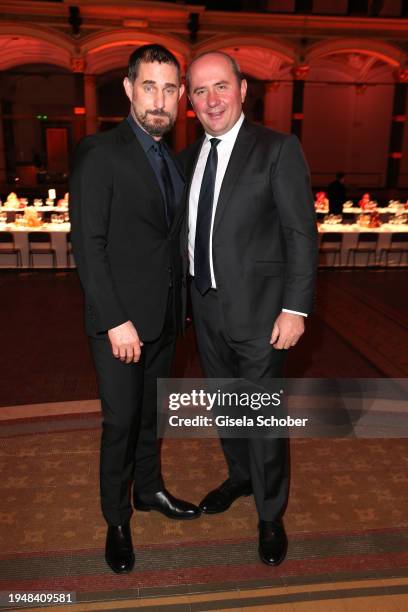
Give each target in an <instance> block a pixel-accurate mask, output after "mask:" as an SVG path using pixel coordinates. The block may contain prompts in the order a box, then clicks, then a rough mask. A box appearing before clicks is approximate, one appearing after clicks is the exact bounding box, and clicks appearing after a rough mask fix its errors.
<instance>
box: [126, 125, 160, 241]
mask: <svg viewBox="0 0 408 612" xmlns="http://www.w3.org/2000/svg"><path fill="white" fill-rule="evenodd" d="M118 129H119V130H120V133H121V135H122V138H123V139H124V141H125V142H126V145H127V147H128V153H129V161H130V163H131V165H132V167H134V168H135V173H136V172H138V173H139V174H140V175H141V176H143V179H144V182H145V185H146V191H148V192H149V193H151V194H152V195H153V197H152V201H153V202H154V211H153V212H154V214H155V215H156V217H157V219H158V222H159V223H160V224H161V225H163V227H164V229H165V230H166V232H167V231H168V227H167V221H166V212H165V203H164V199H163V194H162V191H161V189H160V185H159V183H158V181H157V178H156V175H155V173H154V170H153V168H152V166H151V164H150V162H149V160H148V158H147V155H146V153H145V152H144V150H143V148H142V146H141V145H140V143H139V141H138V139H137V138H136V136H135V134H134V132H133V130H132V128H131V127H130V125H129V123H128V122H127V120H125V121H123V122H122V123H121V124H120V125H119V128H118ZM135 195H136V197H137V194H135Z"/></svg>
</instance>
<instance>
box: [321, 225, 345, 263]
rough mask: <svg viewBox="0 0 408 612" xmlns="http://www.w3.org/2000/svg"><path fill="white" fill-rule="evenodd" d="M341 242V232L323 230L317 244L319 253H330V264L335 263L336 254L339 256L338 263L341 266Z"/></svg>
mask: <svg viewBox="0 0 408 612" xmlns="http://www.w3.org/2000/svg"><path fill="white" fill-rule="evenodd" d="M342 243H343V234H342V233H341V232H324V233H323V234H322V237H321V240H320V246H319V254H321V255H332V256H333V259H332V266H335V265H336V261H337V255H338V256H339V265H340V266H341V246H342Z"/></svg>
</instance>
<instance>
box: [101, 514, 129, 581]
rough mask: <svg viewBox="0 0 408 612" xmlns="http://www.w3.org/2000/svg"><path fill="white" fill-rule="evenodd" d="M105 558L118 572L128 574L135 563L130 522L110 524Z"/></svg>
mask: <svg viewBox="0 0 408 612" xmlns="http://www.w3.org/2000/svg"><path fill="white" fill-rule="evenodd" d="M105 560H106V563H107V564H108V565H109V567H110V568H111V569H112V570H113V571H114V572H115V573H116V574H128V573H129V572H131V571H132V569H133V566H134V564H135V555H134V553H133V545H132V536H131V533H130V525H129V523H125V524H124V525H118V526H112V525H109V527H108V533H107V534H106V547H105Z"/></svg>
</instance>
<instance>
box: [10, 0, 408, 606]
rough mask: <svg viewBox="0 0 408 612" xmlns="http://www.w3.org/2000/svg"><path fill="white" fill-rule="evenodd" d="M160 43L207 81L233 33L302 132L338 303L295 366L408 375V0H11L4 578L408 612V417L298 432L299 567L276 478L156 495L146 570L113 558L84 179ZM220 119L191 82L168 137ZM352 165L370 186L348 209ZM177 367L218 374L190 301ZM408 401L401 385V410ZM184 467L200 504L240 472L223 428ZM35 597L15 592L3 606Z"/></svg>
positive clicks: (323, 253)
mask: <svg viewBox="0 0 408 612" xmlns="http://www.w3.org/2000/svg"><path fill="white" fill-rule="evenodd" d="M148 43H157V44H161V45H164V46H165V47H167V48H168V49H169V50H171V51H172V53H173V54H174V55H175V56H176V58H177V60H178V61H179V63H180V66H181V72H182V75H183V79H184V75H185V71H186V68H187V66H188V65H189V63H190V62H191V61H192V60H193V59H194V58H196V57H197V56H199V55H200V54H202V53H205V52H208V51H223V52H225V53H227V54H229V55H230V56H232V57H233V58H234V59H235V60H236V61H237V62H238V64H239V66H240V69H241V72H242V74H243V76H244V78H245V79H246V80H247V82H248V95H247V98H246V100H245V103H244V113H245V116H246V117H247V119H249V121H251V122H253V123H257V124H260V125H264V126H266V127H268V128H270V129H272V130H276V131H279V132H284V133H286V134H295V135H296V136H297V137H298V139H299V140H300V143H301V145H302V148H303V151H304V154H305V158H306V160H307V162H308V165H309V168H310V175H311V186H312V192H313V197H314V200H315V211H316V223H317V228H318V236H319V258H318V274H317V289H316V305H315V309H314V312H313V313H312V315H310V317H308V319H307V321H306V332H305V334H304V337H303V338H302V339H301V341H300V342H299V344H298V345H297V346H296V347H294V348H293V349H291V350H290V354H289V355H288V360H287V366H286V370H285V374H286V376H287V377H288V378H289V379H292V378H293V379H327V380H347V381H361V380H364V381H366V380H371V381H373V385H374V387H375V388H376V393H377V398H378V397H380V396H381V393H382V391H381V389H382V387H381V381H387V384H389V385H391V384H392V385H395V388H398V389H400V388H403V389H405V390H406V379H407V377H408V359H407V346H408V316H407V309H406V305H407V303H408V283H407V269H408V128H407V115H408V95H407V90H408V3H407V2H406V1H405V0H333V1H329V0H220V1H218V0H207V1H204V0H203V1H201V2H200V1H196V0H192V1H190V2H187V1H184V0H178V1H173V2H172V1H165V0H162V1H158V2H156V1H144V0H118V1H115V2H114V1H113V0H78V1H75V0H69V1H68V0H43V1H37V0H8V1H6V0H0V115H1V116H0V286H1V293H2V299H1V300H0V313H1V320H2V337H3V350H2V352H1V357H0V371H1V374H2V376H1V384H0V390H1V393H0V423H1V431H2V434H1V444H0V473H1V476H2V478H1V484H0V489H1V492H0V499H1V503H0V567H1V570H0V591H1V592H2V593H6V592H7V593H9V592H10V593H11V592H21V593H22V592H32V593H33V592H44V593H45V592H61V593H62V592H70V593H75V597H76V599H75V603H72V604H70V606H69V609H72V610H75V611H76V610H78V611H79V612H80V611H85V610H95V611H96V610H102V609H104V610H112V611H113V610H115V611H116V610H119V609H127V610H152V611H153V610H163V611H165V610H169V611H170V610H171V611H175V612H193V611H199V610H202V611H204V610H217V611H219V612H221V611H222V610H235V609H241V608H246V609H249V610H260V611H261V610H269V609H270V610H277V611H279V612H280V611H281V610H282V611H288V612H301V611H304V612H309V611H311V610H313V611H314V612H315V611H316V610H322V611H324V612H327V611H330V612H337V611H338V612H348V611H349V612H355V611H357V610H361V611H363V610H370V612H371V611H373V610H381V611H382V612H388V611H389V612H399V611H401V612H402V610H406V609H408V555H407V550H408V548H407V543H408V522H407V516H408V507H407V500H408V477H407V470H406V467H407V465H406V463H407V461H408V444H407V427H406V424H405V429H404V427H403V426H401V429H400V430H399V431H397V429H394V430H393V433H391V434H389V435H388V434H387V432H385V433H384V431H382V430H381V428H379V429H378V430H377V434H376V435H374V434H371V435H364V434H363V435H361V436H360V435H359V434H358V433H356V431H357V430H356V429H353V427H352V426H351V425H350V428H349V429H347V428H346V429H347V431H345V432H343V434H342V435H341V436H340V435H339V436H337V437H336V436H334V437H331V438H330V437H322V438H320V439H318V438H313V439H307V438H305V439H302V438H295V439H293V440H291V465H292V467H291V470H292V476H291V493H290V498H289V504H288V509H287V512H286V515H285V520H286V525H287V530H288V533H289V535H290V548H289V554H288V559H287V561H286V562H285V563H284V564H282V566H279V567H278V568H273V569H271V568H270V567H265V566H262V564H260V563H259V560H258V559H257V554H256V542H255V538H254V533H256V528H257V524H256V512H255V511H254V501H253V498H252V497H247V498H243V499H240V500H239V501H237V502H236V504H234V506H233V507H232V508H231V510H229V511H228V512H227V513H224V514H223V515H221V516H217V517H212V516H206V517H204V518H203V517H202V518H201V519H200V521H197V522H195V521H193V523H194V525H193V524H186V523H183V524H181V523H180V522H176V521H169V520H167V519H165V518H163V517H162V516H158V515H156V514H155V513H147V514H145V513H141V512H135V516H134V518H133V519H132V521H133V522H132V530H133V538H134V542H135V551H136V567H135V570H134V572H133V573H132V574H129V575H127V576H121V577H118V576H114V575H112V574H111V573H110V572H109V569H108V568H107V567H106V566H105V564H104V560H103V548H104V537H105V526H104V521H103V519H102V516H101V514H100V508H99V491H98V469H99V467H98V458H99V456H98V449H99V439H100V423H101V414H100V405H99V401H98V388H97V381H96V376H95V373H94V369H93V366H92V361H91V355H90V351H89V347H88V342H87V338H86V335H85V331H84V324H83V295H82V291H81V286H80V283H79V279H78V276H77V271H76V265H75V257H74V254H73V251H72V244H71V233H70V231H71V226H70V218H69V206H68V204H69V189H68V181H69V176H70V171H71V166H72V160H73V155H74V151H75V149H76V146H77V145H78V143H79V142H80V141H81V140H82V138H84V137H85V136H87V135H90V134H93V133H95V132H97V131H107V130H110V129H112V128H114V127H115V126H116V125H118V124H119V123H120V122H121V121H122V120H123V118H124V117H126V116H127V114H128V112H129V102H128V99H127V98H126V96H125V93H124V90H123V84H122V82H123V78H124V76H125V75H126V72H127V62H128V57H129V55H130V53H131V52H132V51H133V50H134V49H135V48H137V47H139V46H141V45H144V44H148ZM201 134H202V128H201V126H200V123H199V121H198V119H197V117H196V115H195V112H194V110H193V108H192V106H191V103H190V101H189V100H188V97H187V96H186V95H183V96H182V98H181V100H180V103H179V108H178V115H177V120H176V123H175V125H174V128H173V130H172V131H171V132H170V133H169V134H166V136H165V138H166V142H167V144H168V146H169V147H170V149H172V150H173V151H174V152H175V153H178V152H180V151H182V150H183V149H185V148H186V147H187V146H188V145H190V144H191V143H193V142H194V141H195V140H196V139H197V138H199V137H200V136H201ZM338 173H343V174H344V182H345V189H346V193H347V196H346V198H345V200H344V202H343V206H342V210H340V211H339V210H337V211H335V212H334V211H333V209H332V207H331V205H330V201H329V197H328V191H329V185H330V184H331V183H332V182H333V181H334V180H335V178H336V175H337V174H338ZM172 376H173V377H174V378H187V379H199V378H201V377H202V370H201V366H200V361H199V355H198V351H197V345H196V339H195V333H194V320H193V318H192V315H191V310H190V309H189V310H188V313H187V328H186V334H185V335H184V336H183V337H180V338H179V340H178V342H177V347H176V355H175V360H174V366H173V372H172ZM374 381H375V383H374ZM404 381H405V382H404ZM356 384H357V383H355V385H356ZM359 384H360V383H359ZM404 384H405V387H404ZM355 385H354V387H353V385H352V387H353V388H356V387H355ZM357 386H358V385H357ZM363 386H364V385H363ZM374 387H373V388H374ZM370 388H371V387H370ZM384 393H385V392H384ZM384 397H385V396H384ZM383 400H384V398H383ZM386 403H387V402H386V401H385V400H384V401H383V402H382V404H384V405H385V404H386ZM397 404H398V405H397ZM388 408H389V407H388ZM366 409H367V410H368V411H369V407H368V408H367V407H366V406H364V410H366ZM389 409H390V410H391V408H389ZM406 413H407V405H406V402H405V405H404V403H403V402H395V403H394V404H393V406H392V415H393V418H394V417H395V415H397V416H398V415H400V417H401V419H403V417H404V416H405V418H406ZM401 422H402V420H401ZM404 432H405V433H404ZM209 458H210V460H209ZM162 467H163V472H164V474H165V477H166V479H167V480H168V482H169V483H170V485H171V488H172V490H174V492H175V493H176V494H178V495H180V496H183V495H184V496H186V495H187V496H190V497H191V498H192V499H193V501H194V502H198V501H199V499H200V498H201V497H202V495H203V494H204V493H205V491H206V490H207V489H208V487H209V485H214V486H215V485H216V484H217V482H218V481H219V475H220V474H223V475H224V474H226V466H225V461H224V458H223V455H222V451H221V448H220V445H219V443H218V441H217V440H216V439H194V438H185V439H181V440H177V439H172V438H171V437H169V438H165V439H164V440H163V443H162ZM210 488H211V486H210ZM37 601H38V600H37ZM30 605H31V604H30ZM22 607H23V601H22V600H21V603H20V605H16V607H15V608H10V604H8V605H7V603H6V601H5V600H4V599H1V598H0V609H7V610H9V609H16V610H17V609H21V608H22ZM24 607H25V608H26V609H32V610H34V609H35V610H36V609H38V610H39V609H42V608H41V606H40V605H38V606H37V607H36V606H35V605H34V603H32V605H31V607H29V606H28V603H27V601H26V602H25V604H24ZM64 608H68V606H65V605H62V604H61V605H58V603H57V604H54V605H53V606H52V608H51V609H55V610H57V609H58V610H59V609H64Z"/></svg>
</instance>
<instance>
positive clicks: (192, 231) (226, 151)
mask: <svg viewBox="0 0 408 612" xmlns="http://www.w3.org/2000/svg"><path fill="white" fill-rule="evenodd" d="M244 118H245V117H244V114H243V113H241V116H240V117H239V119H238V121H237V122H236V123H235V124H234V126H233V127H232V128H231V129H230V130H229V131H228V132H226V133H225V134H222V136H217V138H218V139H219V140H220V142H219V143H218V146H217V153H218V165H217V174H216V177H215V186H214V201H213V207H212V214H211V229H210V271H211V287H212V288H213V289H216V288H217V284H216V281H215V276H214V266H213V257H212V237H213V236H212V234H213V227H214V218H215V212H216V210H217V203H218V197H219V195H220V191H221V185H222V181H223V180H224V176H225V172H226V170H227V166H228V162H229V160H230V157H231V153H232V149H233V148H234V145H235V141H236V139H237V136H238V132H239V130H240V128H241V125H242V122H243V121H244ZM211 138H214V136H212V135H211V134H208V133H207V132H206V133H205V140H204V142H203V145H202V147H201V151H200V155H199V156H198V161H197V165H196V168H195V171H194V175H193V179H192V181H191V189H190V198H189V205H188V211H189V212H188V256H189V260H190V274H191V276H194V244H195V235H196V224H197V209H198V199H199V197H200V189H201V183H202V180H203V175H204V169H205V165H206V163H207V157H208V154H209V152H210V149H211V144H210V139H211ZM282 311H283V312H291V313H293V314H301V315H303V316H304V317H307V314H305V313H303V312H296V311H294V310H288V309H286V308H282Z"/></svg>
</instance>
